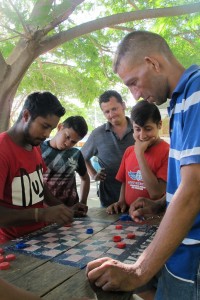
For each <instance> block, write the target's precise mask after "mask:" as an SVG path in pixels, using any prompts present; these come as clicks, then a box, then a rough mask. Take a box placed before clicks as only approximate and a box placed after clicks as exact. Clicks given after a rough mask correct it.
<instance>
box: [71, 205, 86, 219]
mask: <svg viewBox="0 0 200 300" xmlns="http://www.w3.org/2000/svg"><path fill="white" fill-rule="evenodd" d="M72 210H73V212H74V217H85V216H86V215H87V211H88V206H87V205H85V204H83V203H80V202H79V203H76V204H74V205H73V206H72Z"/></svg>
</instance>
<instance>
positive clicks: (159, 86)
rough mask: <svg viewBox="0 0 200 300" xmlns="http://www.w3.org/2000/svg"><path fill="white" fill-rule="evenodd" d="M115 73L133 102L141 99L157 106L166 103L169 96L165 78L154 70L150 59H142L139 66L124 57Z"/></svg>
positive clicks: (156, 69)
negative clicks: (129, 92)
mask: <svg viewBox="0 0 200 300" xmlns="http://www.w3.org/2000/svg"><path fill="white" fill-rule="evenodd" d="M117 72H118V75H119V77H120V78H121V79H122V80H123V82H124V84H125V85H126V86H127V87H128V88H129V90H130V91H131V93H132V95H133V97H134V98H135V100H139V99H140V98H142V99H144V100H147V101H148V102H150V103H153V102H155V103H156V104H157V105H161V104H163V103H164V102H166V101H167V98H168V96H169V87H168V82H167V78H166V77H165V76H164V75H163V73H162V72H161V71H160V69H159V68H156V66H155V65H154V64H153V62H152V61H151V59H147V60H146V59H144V60H143V61H142V62H141V63H140V64H134V63H131V62H130V60H128V58H126V57H124V58H122V60H121V62H120V65H119V67H118V70H117Z"/></svg>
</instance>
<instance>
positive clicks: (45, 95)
mask: <svg viewBox="0 0 200 300" xmlns="http://www.w3.org/2000/svg"><path fill="white" fill-rule="evenodd" d="M25 109H27V110H28V111H29V113H30V116H31V119H32V120H34V119H36V118H37V117H39V116H41V117H46V116H47V115H56V116H57V117H59V118H60V117H62V116H63V115H64V114H65V108H64V107H63V106H62V105H61V103H60V101H59V100H58V98H57V97H56V96H55V95H53V94H52V93H50V92H34V93H32V94H30V95H28V96H27V98H26V100H25V103H24V106H23V108H22V111H21V113H20V115H19V118H18V120H20V119H21V117H22V113H23V111H24V110H25Z"/></svg>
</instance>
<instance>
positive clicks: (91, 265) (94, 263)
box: [86, 257, 110, 279]
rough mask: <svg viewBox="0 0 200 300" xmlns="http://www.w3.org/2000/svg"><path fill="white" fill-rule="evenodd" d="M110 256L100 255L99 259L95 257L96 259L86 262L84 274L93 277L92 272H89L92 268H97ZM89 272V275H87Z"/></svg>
mask: <svg viewBox="0 0 200 300" xmlns="http://www.w3.org/2000/svg"><path fill="white" fill-rule="evenodd" d="M109 260H110V258H109V257H102V258H99V259H96V260H93V261H91V262H89V263H88V264H87V267H86V274H87V276H88V278H89V279H90V278H91V279H92V278H93V277H92V276H93V274H92V273H91V271H92V270H94V269H96V268H98V267H99V266H101V265H102V264H103V263H104V262H106V261H109ZM89 273H90V275H88V274H89Z"/></svg>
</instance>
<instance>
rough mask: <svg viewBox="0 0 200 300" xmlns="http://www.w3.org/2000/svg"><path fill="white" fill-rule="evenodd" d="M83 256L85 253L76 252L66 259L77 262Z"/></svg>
mask: <svg viewBox="0 0 200 300" xmlns="http://www.w3.org/2000/svg"><path fill="white" fill-rule="evenodd" d="M82 258H83V255H78V254H74V255H70V256H69V257H67V258H66V259H65V260H70V261H74V262H77V261H79V260H80V259H82Z"/></svg>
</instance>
